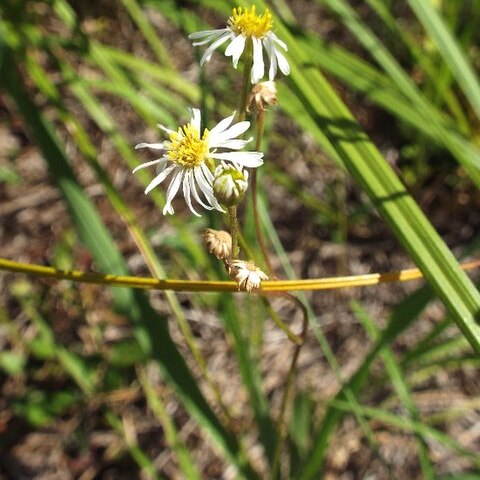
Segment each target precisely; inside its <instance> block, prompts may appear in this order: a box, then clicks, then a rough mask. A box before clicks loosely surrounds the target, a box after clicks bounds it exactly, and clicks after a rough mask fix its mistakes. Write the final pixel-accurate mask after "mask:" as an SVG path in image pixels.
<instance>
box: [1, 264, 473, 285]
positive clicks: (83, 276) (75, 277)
mask: <svg viewBox="0 0 480 480" xmlns="http://www.w3.org/2000/svg"><path fill="white" fill-rule="evenodd" d="M461 267H462V268H463V270H472V269H474V268H478V267H480V260H473V261H471V262H467V263H462V264H461ZM0 270H6V271H10V272H16V273H26V274H29V275H34V276H36V277H41V278H54V279H56V280H71V281H74V282H83V283H96V284H99V285H112V286H117V287H132V288H144V289H153V290H174V291H177V292H236V291H237V284H236V283H235V282H226V281H196V280H157V279H155V278H147V277H131V276H122V275H110V274H106V275H104V274H99V273H89V272H80V271H77V270H71V271H65V270H57V269H56V268H53V267H45V266H43V265H33V264H29V263H20V262H14V261H12V260H7V259H6V258H0ZM422 277H423V275H422V272H420V270H418V268H411V269H408V270H401V271H399V272H389V273H370V274H366V275H353V276H348V277H330V278H314V279H309V280H268V281H264V282H262V286H261V289H259V290H258V292H259V293H269V292H292V291H300V290H335V289H339V288H347V287H362V286H366V285H377V284H379V283H391V282H408V281H410V280H416V279H419V278H422Z"/></svg>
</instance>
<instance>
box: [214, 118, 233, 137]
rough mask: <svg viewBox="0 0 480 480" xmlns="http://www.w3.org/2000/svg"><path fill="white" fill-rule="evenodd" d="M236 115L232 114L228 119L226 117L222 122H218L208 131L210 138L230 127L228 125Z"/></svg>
mask: <svg viewBox="0 0 480 480" xmlns="http://www.w3.org/2000/svg"><path fill="white" fill-rule="evenodd" d="M236 113H237V112H233V114H232V115H230V116H229V117H226V118H224V119H223V120H221V121H220V122H218V124H217V125H215V126H214V127H213V128H212V129H211V130H210V138H211V137H212V135H214V136H215V135H217V134H218V133H221V132H223V131H225V130H226V129H227V128H228V127H229V126H230V124H231V123H232V122H233V119H234V117H235V114H236Z"/></svg>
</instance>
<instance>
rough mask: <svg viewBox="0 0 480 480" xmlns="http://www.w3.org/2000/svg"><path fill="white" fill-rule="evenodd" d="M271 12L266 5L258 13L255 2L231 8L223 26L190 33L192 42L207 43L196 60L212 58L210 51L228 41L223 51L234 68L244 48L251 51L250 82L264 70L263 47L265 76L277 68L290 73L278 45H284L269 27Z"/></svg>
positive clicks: (275, 71)
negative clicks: (266, 71)
mask: <svg viewBox="0 0 480 480" xmlns="http://www.w3.org/2000/svg"><path fill="white" fill-rule="evenodd" d="M272 27H273V23H272V14H271V13H270V11H269V10H268V9H267V10H265V12H264V13H263V14H262V15H258V14H257V12H256V10H255V6H252V7H251V8H248V7H247V8H242V7H238V8H234V9H233V12H232V15H231V17H230V18H229V19H228V23H227V27H226V28H223V29H219V30H205V31H202V32H195V33H192V34H190V36H189V38H190V39H191V40H193V45H195V46H197V45H206V44H210V46H209V47H208V48H207V50H206V51H205V53H204V55H203V57H202V59H201V61H200V64H201V65H203V64H204V63H205V62H208V61H209V60H210V59H211V58H212V54H213V52H214V51H215V50H216V49H217V48H219V47H220V46H221V45H223V44H224V43H225V42H229V44H228V46H227V49H226V50H225V55H226V56H227V57H232V62H233V66H234V68H237V65H238V61H239V59H240V57H241V56H242V53H243V52H244V51H245V49H246V48H247V46H248V48H250V46H249V43H250V42H251V48H252V51H253V65H252V72H251V76H250V80H251V82H252V83H257V82H258V81H260V80H261V79H262V78H263V76H264V74H265V64H264V61H263V50H265V52H266V54H267V57H268V60H269V63H270V67H269V71H268V78H269V80H273V79H274V78H275V76H276V74H277V70H278V68H280V71H281V72H282V73H283V74H284V75H288V74H289V73H290V66H289V65H288V62H287V59H286V58H285V56H284V55H283V53H282V52H281V49H283V50H285V51H287V50H288V49H287V45H286V44H285V43H284V42H282V41H281V40H280V39H279V38H278V37H277V36H276V35H275V33H273V31H272Z"/></svg>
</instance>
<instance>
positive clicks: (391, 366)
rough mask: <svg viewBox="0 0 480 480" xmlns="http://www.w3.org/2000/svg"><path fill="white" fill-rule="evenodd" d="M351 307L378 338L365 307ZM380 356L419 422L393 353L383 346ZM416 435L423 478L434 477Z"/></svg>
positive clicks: (367, 328) (421, 442)
mask: <svg viewBox="0 0 480 480" xmlns="http://www.w3.org/2000/svg"><path fill="white" fill-rule="evenodd" d="M351 308H352V310H353V312H354V313H355V315H356V316H357V318H358V319H359V320H360V321H361V322H362V324H363V326H364V328H365V330H366V331H367V333H368V335H369V337H370V338H371V339H372V340H374V341H376V340H378V337H379V331H378V329H377V327H376V325H375V323H374V321H373V320H372V319H371V318H370V316H369V315H368V313H367V312H366V311H365V309H364V308H363V307H362V306H361V305H360V304H359V303H358V302H353V303H352V305H351ZM380 357H381V358H382V361H383V363H384V365H385V369H386V370H387V373H388V376H389V377H390V380H391V383H392V385H393V388H394V389H395V392H396V393H397V396H398V398H399V399H400V401H401V402H402V404H403V406H404V407H405V409H406V411H407V412H408V414H409V416H410V417H411V418H412V419H413V420H415V421H417V422H420V415H419V412H418V410H417V407H416V406H415V403H414V402H413V399H412V396H411V393H410V389H409V387H408V384H407V382H406V381H405V379H404V376H403V373H402V371H401V368H400V366H399V365H398V363H397V362H396V360H395V357H394V356H393V353H392V352H391V350H390V349H389V348H388V347H384V348H383V349H382V350H381V351H380ZM417 437H418V448H419V459H420V465H421V468H422V472H423V478H425V479H432V478H434V470H433V465H432V463H431V461H430V458H429V455H428V446H427V443H426V442H425V440H424V438H423V437H422V436H421V435H417Z"/></svg>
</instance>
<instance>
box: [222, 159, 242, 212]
mask: <svg viewBox="0 0 480 480" xmlns="http://www.w3.org/2000/svg"><path fill="white" fill-rule="evenodd" d="M247 188H248V172H247V171H246V170H243V169H242V167H240V166H239V165H235V164H234V163H230V164H226V163H225V162H222V163H221V164H220V165H218V167H217V168H216V169H215V172H214V173H213V193H214V195H215V198H216V199H217V200H218V201H219V202H220V204H221V205H223V206H225V207H233V206H234V205H238V204H239V203H240V202H241V200H242V198H243V196H244V195H245V192H246V191H247Z"/></svg>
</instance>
